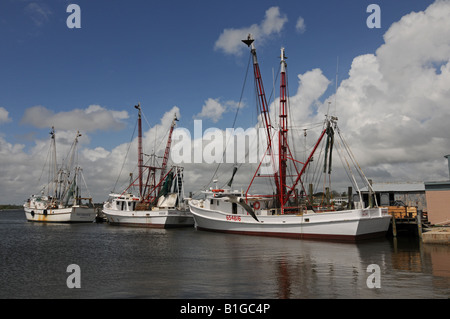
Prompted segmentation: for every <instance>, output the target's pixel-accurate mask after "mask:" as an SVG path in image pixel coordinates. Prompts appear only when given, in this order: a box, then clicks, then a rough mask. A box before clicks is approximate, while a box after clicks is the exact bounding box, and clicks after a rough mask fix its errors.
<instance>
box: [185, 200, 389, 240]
mask: <svg viewBox="0 0 450 319" xmlns="http://www.w3.org/2000/svg"><path fill="white" fill-rule="evenodd" d="M189 206H190V209H191V212H192V214H193V216H194V220H195V227H196V228H197V229H202V230H211V231H219V232H227V233H236V234H246V235H262V236H276V237H290V238H299V239H308V238H309V239H329V240H345V241H347V240H350V241H353V240H357V239H363V238H373V237H379V236H384V235H385V234H386V231H387V230H388V228H389V224H390V218H391V217H390V215H389V214H388V213H387V209H384V208H366V209H354V210H346V211H338V212H324V213H307V214H303V215H295V214H284V215H267V216H264V215H258V216H257V218H258V220H259V222H258V221H256V220H255V219H254V218H253V217H252V216H250V215H244V214H227V213H225V212H221V211H218V210H211V209H206V208H202V207H201V205H199V202H198V201H191V202H189Z"/></svg>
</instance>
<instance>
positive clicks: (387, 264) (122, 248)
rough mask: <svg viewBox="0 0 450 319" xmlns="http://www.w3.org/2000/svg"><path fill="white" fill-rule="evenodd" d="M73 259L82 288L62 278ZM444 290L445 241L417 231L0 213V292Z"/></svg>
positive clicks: (336, 295) (448, 286) (185, 294)
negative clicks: (314, 236)
mask: <svg viewBox="0 0 450 319" xmlns="http://www.w3.org/2000/svg"><path fill="white" fill-rule="evenodd" d="M71 264H76V265H78V266H79V267H80V283H81V288H73V289H70V288H68V286H67V279H68V277H69V276H70V275H71V274H72V273H71V272H68V271H67V267H68V266H69V265H71ZM369 265H377V266H378V267H379V272H378V274H379V277H378V280H379V281H378V282H379V286H380V288H376V287H375V288H369V287H368V283H367V282H368V279H369V281H370V283H372V286H373V283H374V282H376V280H372V279H371V278H374V277H373V276H375V275H376V274H377V271H375V272H373V271H370V272H368V267H369ZM369 268H370V267H369ZM370 276H372V277H370ZM369 277H370V278H369ZM369 285H370V284H369ZM449 297H450V247H448V246H444V245H428V244H427V245H424V244H421V243H420V242H419V240H418V239H417V238H411V237H406V238H398V239H397V240H394V239H392V238H386V239H381V240H375V241H373V240H371V241H366V242H362V243H358V244H344V243H330V242H319V241H306V240H292V239H278V238H266V237H253V236H242V235H230V234H220V233H211V232H204V231H197V230H195V229H193V228H192V229H191V228H189V229H170V230H155V229H142V228H128V227H117V226H111V225H108V224H106V223H103V224H95V223H93V224H75V225H69V224H40V223H30V222H27V221H26V219H25V214H24V212H23V211H21V210H16V211H3V212H0V298H2V299H5V298H26V299H31V298H71V299H72V298H74V299H75V298H89V299H90V298H102V299H103V298H164V299H171V298H177V299H178V298H181V299H184V298H187V299H191V298H192V299H196V298H202V299H209V298H214V299H218V298H219V299H220V298H224V299H230V298H242V299H250V298H256V299H259V298H264V299H281V298H311V299H319V298H320V299H322V298H327V299H340V298H356V299H368V298H389V299H392V298H407V299H412V298H426V299H441V298H445V299H447V298H449Z"/></svg>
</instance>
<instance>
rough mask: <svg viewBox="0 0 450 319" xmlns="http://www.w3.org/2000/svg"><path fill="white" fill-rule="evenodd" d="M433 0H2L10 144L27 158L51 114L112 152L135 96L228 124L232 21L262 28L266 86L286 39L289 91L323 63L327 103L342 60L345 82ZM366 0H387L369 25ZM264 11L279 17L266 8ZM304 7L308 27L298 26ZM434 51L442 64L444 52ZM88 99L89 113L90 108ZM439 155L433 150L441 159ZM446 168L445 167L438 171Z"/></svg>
mask: <svg viewBox="0 0 450 319" xmlns="http://www.w3.org/2000/svg"><path fill="white" fill-rule="evenodd" d="M433 2H434V1H426V0H417V1H416V0H397V1H385V0H369V1H361V0H342V1H334V0H320V1H292V0H290V1H266V0H258V1H253V0H252V1H247V0H246V1H234V0H230V1H203V0H200V1H172V0H167V1H141V0H132V1H100V0H99V1H91V0H90V1H83V0H75V1H61V0H49V1H44V0H43V1H26V0H3V1H1V3H0V39H1V44H2V45H1V50H0V138H1V139H2V147H3V150H4V151H5V150H7V149H14V148H15V150H16V151H17V152H20V154H22V155H24V156H28V157H29V156H30V155H31V153H32V149H33V147H35V146H36V143H37V142H36V141H41V140H45V139H47V138H48V132H49V129H50V127H49V126H50V125H49V123H48V122H45V121H44V122H45V123H44V122H41V123H39V120H40V118H41V117H42V116H43V115H45V114H47V115H48V117H52V118H54V119H56V118H59V119H61V118H64V117H66V118H65V119H64V120H63V121H61V122H59V124H58V123H55V124H53V125H55V126H56V128H57V131H58V130H59V131H66V130H67V131H70V130H77V129H80V131H81V132H82V133H84V134H85V137H86V139H85V140H84V141H80V142H81V143H82V145H81V146H82V148H85V149H87V150H93V149H96V148H99V147H100V148H102V149H104V150H105V151H108V152H112V151H113V150H114V149H115V148H116V147H117V146H119V145H121V144H123V143H127V142H128V141H129V140H130V137H131V133H132V131H133V129H134V125H135V120H136V113H135V111H134V108H133V106H134V105H135V104H136V103H138V102H140V103H141V105H142V106H143V110H144V113H145V116H146V119H147V120H148V122H149V125H150V126H151V127H152V126H154V125H157V124H159V123H161V119H162V118H163V116H164V115H165V113H166V112H168V111H170V110H171V109H172V108H173V107H174V106H176V107H178V109H179V112H180V113H181V114H180V122H179V123H178V125H179V126H181V127H185V128H188V129H192V125H193V121H194V119H196V118H201V119H203V121H204V122H203V126H204V127H208V126H211V127H218V128H226V127H231V125H232V121H233V118H234V115H235V113H234V110H235V109H234V108H231V107H228V108H227V105H228V106H229V105H231V104H232V103H231V102H230V101H232V102H234V103H235V102H237V101H238V100H239V97H240V93H241V89H242V85H243V79H244V75H245V70H246V67H247V62H248V57H249V55H248V49H247V48H246V47H245V45H243V44H242V47H241V48H240V49H239V50H238V51H234V52H232V51H226V50H225V49H224V45H225V44H222V46H221V44H220V43H219V42H220V41H219V40H220V37H221V35H223V34H225V33H226V32H227V30H228V31H230V30H232V29H233V30H241V31H242V30H247V29H251V28H252V27H253V29H254V28H256V30H259V33H260V35H261V37H260V38H259V39H258V38H257V39H256V42H255V44H256V47H257V50H258V51H257V52H258V58H259V61H260V64H261V71H262V74H263V80H264V83H265V86H266V93H267V92H270V91H271V87H272V83H271V81H272V72H273V70H275V72H276V71H277V68H278V65H279V60H278V57H279V50H280V47H281V46H284V47H285V48H286V54H287V56H288V68H289V72H290V73H289V76H290V90H291V95H293V94H294V93H295V92H296V91H297V89H298V87H299V82H298V79H297V75H300V74H306V73H307V72H309V71H311V70H314V69H320V70H321V73H322V76H323V77H325V78H326V79H328V80H329V83H328V85H327V86H326V90H325V92H324V93H323V94H321V95H320V96H318V97H317V98H316V100H317V101H320V102H324V101H325V100H326V99H327V98H329V97H330V96H332V95H333V94H334V92H335V82H334V81H335V77H336V70H337V67H338V79H339V81H338V82H339V83H338V85H340V84H341V82H342V81H343V80H346V79H349V78H350V77H351V76H350V75H349V72H350V70H351V68H352V63H354V61H355V58H357V57H359V56H363V55H366V54H372V55H376V52H377V50H378V49H379V48H380V47H381V46H383V44H384V43H385V38H384V35H385V34H386V32H387V31H388V30H389V29H390V27H391V26H392V24H393V23H396V22H398V21H400V20H401V18H402V17H403V16H405V15H408V14H410V13H411V12H419V11H424V10H426V9H427V7H428V6H429V5H430V4H432V3H433ZM70 3H76V4H78V5H79V6H80V8H81V28H80V29H69V28H68V27H67V26H66V19H67V17H68V16H69V14H70V13H67V12H66V8H67V6H68V5H69V4H70ZM371 3H375V4H378V5H379V6H380V8H381V28H379V29H370V28H368V27H367V25H366V19H367V17H368V16H369V15H370V13H367V12H366V8H367V6H368V5H369V4H371ZM444 3H445V4H448V2H444ZM270 10H272V11H270ZM269 13H270V14H272V16H271V18H272V19H268V18H267V17H268V14H269ZM299 18H302V19H303V27H302V28H297V27H296V26H297V23H298V20H299ZM264 22H266V24H265V25H264ZM271 23H272V24H271ZM264 28H266V29H264ZM422 29H423V28H422ZM394 31H395V30H393V31H392V33H394ZM413 31H414V28H411V32H413ZM230 50H231V48H230ZM431 60H432V61H434V62H436V63H437V65H438V66H442V65H446V62H447V56H445V53H444V57H442V58H441V57H439V58H437V59H434V58H433V59H431ZM355 70H356V69H355ZM268 94H269V93H268ZM208 99H212V100H215V101H217V102H218V103H220V104H221V105H222V106H223V107H224V109H223V112H221V113H220V114H217V113H216V114H215V116H216V117H214V116H206V115H203V116H202V115H199V114H201V112H202V109H203V108H204V106H205V105H206V104H207V101H208ZM343 99H344V98H343ZM344 100H345V99H344ZM246 101H247V102H248V100H246ZM93 105H94V107H92V106H93ZM37 106H39V107H37ZM90 107H91V109H90V110H91V111H92V112H93V113H89V112H87V111H86V110H88V109H89V108H90ZM249 109H250V108H249V107H244V108H243V109H242V112H243V113H242V116H241V117H239V119H238V122H237V126H240V127H244V128H245V127H249V126H250V125H251V124H249V123H247V117H246V116H245V114H246V113H245V112H250V111H249ZM2 110H3V113H2V112H1V111H2ZM5 111H6V113H5ZM2 114H3V115H2ZM80 114H81V115H83V116H80V117H78V115H80ZM86 114H88V115H86ZM89 114H96V116H92V117H89ZM204 114H206V113H204ZM97 115H98V117H97ZM86 116H87V117H86ZM67 117H70V118H67ZM86 119H88V120H86ZM81 121H84V122H81ZM58 125H60V126H59V127H58ZM77 127H79V128H77ZM447 145H448V144H446V145H445V147H446V146H447ZM445 147H443V148H444V149H445ZM448 152H449V153H450V150H448ZM441 155H442V156H443V155H445V154H441ZM439 156H440V155H439ZM442 161H443V160H442V158H439V159H437V164H436V166H439V165H440V164H442ZM394 162H395V163H398V162H401V159H394V160H393V162H392V163H394ZM389 163H390V162H389ZM389 163H388V164H389ZM97 164H98V163H97ZM369 164H370V165H374V164H373V163H369ZM444 164H445V162H444ZM2 165H3V163H2ZM92 165H94V164H92ZM375 166H376V165H375ZM377 169H380V167H378V168H377ZM384 169H386V170H387V168H386V167H385V168H384ZM390 169H391V171H393V169H392V168H390ZM445 173H446V171H445V167H443V170H440V169H438V172H435V173H434V175H433V176H436V177H439V176H442V175H443V174H445ZM391 177H393V178H394V177H395V176H391ZM445 177H446V176H445V175H444V176H442V178H445ZM397 178H399V179H401V178H405V176H397ZM419 178H420V177H419ZM3 187H6V186H3ZM2 192H3V189H2ZM100 200H101V199H100Z"/></svg>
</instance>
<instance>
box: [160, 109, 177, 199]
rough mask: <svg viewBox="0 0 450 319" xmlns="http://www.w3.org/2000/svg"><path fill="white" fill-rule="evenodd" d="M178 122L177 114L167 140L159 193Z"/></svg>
mask: <svg viewBox="0 0 450 319" xmlns="http://www.w3.org/2000/svg"><path fill="white" fill-rule="evenodd" d="M177 121H178V119H177V115H176V114H175V116H174V118H173V120H172V125H171V126H170V131H169V137H168V138H167V145H166V150H165V152H164V158H163V163H162V166H161V176H160V178H159V187H158V192H159V189H160V188H161V184H162V183H161V182H162V180H163V178H164V177H165V174H166V167H167V162H168V161H169V154H170V145H171V144H172V133H173V129H174V127H175V125H176V122H177Z"/></svg>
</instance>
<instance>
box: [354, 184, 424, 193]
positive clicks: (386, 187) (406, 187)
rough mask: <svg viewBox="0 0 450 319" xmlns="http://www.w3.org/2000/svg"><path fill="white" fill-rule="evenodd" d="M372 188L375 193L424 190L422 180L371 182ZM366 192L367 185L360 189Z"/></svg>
mask: <svg viewBox="0 0 450 319" xmlns="http://www.w3.org/2000/svg"><path fill="white" fill-rule="evenodd" d="M372 188H373V190H374V191H375V192H377V193H387V192H425V184H424V183H423V182H393V183H373V184H372ZM361 191H362V192H367V191H368V187H367V186H366V187H364V188H362V189H361Z"/></svg>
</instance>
